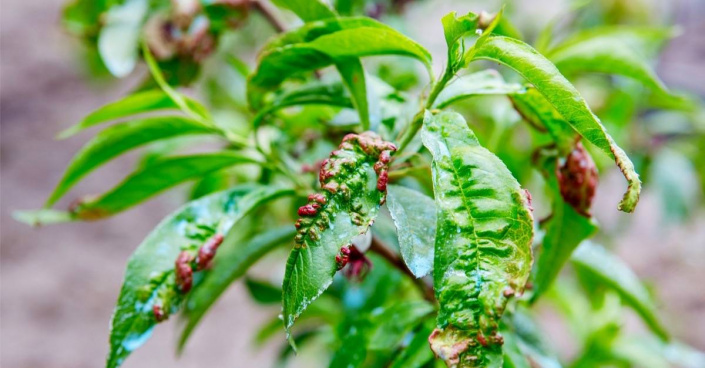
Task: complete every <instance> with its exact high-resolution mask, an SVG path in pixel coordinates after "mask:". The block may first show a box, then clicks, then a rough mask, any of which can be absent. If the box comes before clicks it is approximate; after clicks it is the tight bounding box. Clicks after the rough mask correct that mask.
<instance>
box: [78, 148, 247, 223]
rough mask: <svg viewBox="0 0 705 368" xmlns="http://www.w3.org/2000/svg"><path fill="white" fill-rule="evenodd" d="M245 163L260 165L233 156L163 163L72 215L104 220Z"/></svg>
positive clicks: (195, 157)
mask: <svg viewBox="0 0 705 368" xmlns="http://www.w3.org/2000/svg"><path fill="white" fill-rule="evenodd" d="M243 163H259V161H257V160H254V159H252V158H250V157H247V156H243V155H241V154H237V153H232V152H220V153H212V154H198V155H191V156H180V157H172V158H168V159H164V160H161V161H159V162H157V163H155V164H152V165H149V166H146V167H144V168H142V169H140V170H138V171H136V172H134V173H132V175H130V176H128V177H127V178H126V179H125V180H124V181H123V182H122V183H120V184H118V185H117V186H116V187H115V188H113V189H112V190H110V191H109V192H107V193H105V194H103V195H101V196H100V197H98V198H95V199H85V200H83V201H82V202H81V203H79V204H78V205H77V206H76V207H75V208H74V209H73V212H74V213H75V215H76V216H77V217H78V218H80V219H82V220H96V219H100V218H104V217H107V216H110V215H113V214H115V213H118V212H120V211H124V210H126V209H128V208H130V207H132V206H134V205H136V204H138V203H140V202H142V201H144V200H146V199H148V198H150V197H152V196H154V195H156V194H157V193H159V192H161V191H163V190H165V189H168V188H170V187H173V186H175V185H177V184H180V183H182V182H184V181H186V180H189V179H194V178H199V177H202V176H203V175H206V174H208V173H211V172H214V171H216V170H220V169H222V168H225V167H229V166H233V165H237V164H243Z"/></svg>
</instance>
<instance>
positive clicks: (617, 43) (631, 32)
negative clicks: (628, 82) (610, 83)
mask: <svg viewBox="0 0 705 368" xmlns="http://www.w3.org/2000/svg"><path fill="white" fill-rule="evenodd" d="M667 37H669V32H667V31H664V30H656V29H654V30H648V29H643V28H632V29H630V28H627V27H601V28H598V29H589V30H586V31H582V32H579V33H578V34H576V35H574V36H572V37H571V38H569V39H568V40H566V41H565V42H563V43H561V44H560V45H558V46H557V47H556V48H554V49H553V50H552V51H550V52H549V53H548V54H547V56H548V58H549V59H550V60H551V61H552V62H553V63H554V64H555V65H556V67H557V68H558V70H560V71H561V72H562V73H564V74H572V73H576V72H592V73H605V74H617V75H623V76H625V77H630V78H633V79H636V80H638V81H640V82H641V83H643V84H644V85H645V86H647V87H649V88H651V89H653V90H654V91H656V92H659V93H661V94H665V95H668V94H670V92H669V91H668V89H667V88H666V86H665V85H664V84H663V82H662V81H661V80H660V79H659V77H658V76H657V75H656V72H654V71H653V69H652V67H651V65H649V64H648V62H647V61H646V60H647V59H648V55H647V54H648V52H647V50H644V49H643V48H644V47H643V46H644V45H642V44H643V43H647V42H653V43H656V44H659V43H661V41H663V39H664V38H667ZM640 38H641V40H639V39H640ZM630 41H631V42H630ZM639 41H641V42H639Z"/></svg>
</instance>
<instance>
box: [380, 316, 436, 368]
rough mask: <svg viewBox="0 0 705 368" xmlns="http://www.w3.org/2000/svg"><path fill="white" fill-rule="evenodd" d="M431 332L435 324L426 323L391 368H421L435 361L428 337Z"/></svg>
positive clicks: (395, 359) (396, 358)
mask: <svg viewBox="0 0 705 368" xmlns="http://www.w3.org/2000/svg"><path fill="white" fill-rule="evenodd" d="M429 322H430V321H429ZM431 332H433V323H428V322H427V323H424V324H423V325H422V326H421V328H420V329H419V330H418V331H417V332H416V333H415V334H414V337H413V338H412V339H411V341H410V342H409V345H408V346H406V348H404V349H403V350H402V351H401V352H400V353H399V355H397V356H396V357H395V358H394V360H393V361H392V363H391V365H390V368H419V367H422V366H424V365H425V364H426V363H428V362H430V361H431V360H433V352H432V351H431V349H429V348H428V336H429V335H430V334H431Z"/></svg>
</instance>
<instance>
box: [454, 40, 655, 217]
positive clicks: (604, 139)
mask: <svg viewBox="0 0 705 368" xmlns="http://www.w3.org/2000/svg"><path fill="white" fill-rule="evenodd" d="M468 57H469V60H468V61H472V60H477V59H486V60H491V61H496V62H498V63H502V64H505V65H507V66H508V67H510V68H512V69H514V70H515V71H517V72H518V73H519V74H521V75H522V76H523V77H524V78H525V79H526V80H528V81H529V82H530V83H531V84H533V85H534V86H535V87H536V89H537V90H538V91H539V92H541V94H542V95H543V96H544V97H545V98H546V100H548V101H549V102H550V103H551V105H553V107H554V108H555V109H556V110H557V111H558V112H559V113H560V114H561V115H562V116H563V118H565V120H566V121H567V122H568V123H569V124H570V125H571V126H572V127H573V129H575V130H576V131H577V132H578V133H579V134H580V135H582V136H583V138H585V139H586V140H587V141H589V142H591V143H592V144H594V145H595V146H597V147H598V148H600V149H601V150H602V151H604V152H605V153H607V154H608V155H609V156H610V157H612V158H613V159H614V160H615V162H616V163H617V166H618V167H619V169H620V170H621V171H622V174H623V175H624V177H625V178H626V179H627V182H628V184H629V186H628V188H627V192H626V193H625V194H624V197H623V198H622V201H621V202H620V204H619V209H620V210H622V211H625V212H632V211H634V207H636V204H637V202H638V201H639V193H640V192H641V181H640V180H639V175H638V174H637V173H636V171H635V170H634V164H632V162H631V161H630V160H629V157H627V154H626V153H625V152H624V151H623V150H622V149H621V148H620V147H619V146H617V144H616V143H615V142H614V140H613V139H612V137H611V136H610V135H609V134H607V131H606V130H605V127H604V126H603V125H602V123H601V122H600V120H599V119H598V118H597V116H595V114H593V112H592V111H591V110H590V108H589V107H588V105H587V103H586V102H585V100H584V99H583V98H582V97H581V96H580V93H579V92H578V91H577V90H576V89H575V87H573V85H572V84H570V82H569V81H568V80H567V79H566V78H565V77H564V76H563V75H561V73H560V72H559V71H558V69H557V68H556V67H555V65H553V64H552V63H551V62H550V61H548V59H546V58H545V57H544V56H542V55H541V54H539V53H538V52H537V51H536V50H534V49H533V48H531V46H529V45H527V44H525V43H524V42H522V41H519V40H516V39H513V38H508V37H503V36H491V37H488V38H487V39H486V40H485V41H484V42H482V43H480V42H479V41H478V43H477V44H476V48H474V49H472V50H471V52H469V54H468Z"/></svg>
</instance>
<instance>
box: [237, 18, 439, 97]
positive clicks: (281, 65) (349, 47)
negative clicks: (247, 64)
mask: <svg viewBox="0 0 705 368" xmlns="http://www.w3.org/2000/svg"><path fill="white" fill-rule="evenodd" d="M372 55H405V56H410V57H414V58H416V59H418V60H420V61H422V62H423V63H424V65H425V66H426V67H427V69H429V70H430V62H431V54H429V53H428V51H426V49H424V48H423V47H421V46H420V45H419V44H417V43H416V42H414V41H412V40H411V39H409V38H407V37H406V36H404V35H402V34H401V33H399V32H398V31H396V30H394V29H393V28H391V27H389V26H386V25H384V24H382V23H379V22H377V21H374V20H372V19H369V18H336V19H326V20H324V21H319V22H314V23H311V24H310V25H308V26H305V27H302V28H301V29H299V30H295V31H293V32H290V33H286V34H284V35H282V36H280V37H279V38H276V39H274V40H273V41H272V42H270V44H268V45H267V46H265V48H264V49H263V53H262V54H261V55H260V57H259V60H258V67H257V70H256V71H255V72H254V74H253V75H251V76H250V78H249V80H248V85H247V95H248V101H249V103H250V106H251V107H252V108H253V109H255V110H258V109H259V108H261V107H262V100H263V98H264V96H265V94H266V93H268V92H270V91H273V90H275V89H276V88H277V87H278V86H279V84H281V83H282V82H283V81H284V80H286V79H288V78H290V77H292V76H294V75H296V74H301V73H303V72H310V71H314V70H316V69H320V68H323V67H326V66H329V65H334V64H337V63H338V62H344V61H346V60H349V59H351V58H359V57H364V56H372Z"/></svg>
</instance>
